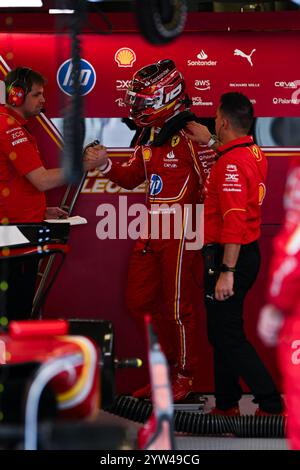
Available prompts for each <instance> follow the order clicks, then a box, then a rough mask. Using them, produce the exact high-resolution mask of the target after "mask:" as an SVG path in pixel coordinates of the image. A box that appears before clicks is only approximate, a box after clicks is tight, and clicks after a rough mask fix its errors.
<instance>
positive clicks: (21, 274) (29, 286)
mask: <svg viewBox="0 0 300 470" xmlns="http://www.w3.org/2000/svg"><path fill="white" fill-rule="evenodd" d="M38 263H39V259H38V257H37V256H28V258H6V259H5V258H2V259H1V260H0V283H2V284H1V285H2V286H3V285H5V284H6V283H7V285H8V288H7V289H1V290H0V307H1V316H6V317H7V318H8V320H9V321H11V320H26V319H29V318H30V315H31V309H32V302H33V298H34V293H35V284H36V276H37V271H38ZM3 281H4V282H5V284H3Z"/></svg>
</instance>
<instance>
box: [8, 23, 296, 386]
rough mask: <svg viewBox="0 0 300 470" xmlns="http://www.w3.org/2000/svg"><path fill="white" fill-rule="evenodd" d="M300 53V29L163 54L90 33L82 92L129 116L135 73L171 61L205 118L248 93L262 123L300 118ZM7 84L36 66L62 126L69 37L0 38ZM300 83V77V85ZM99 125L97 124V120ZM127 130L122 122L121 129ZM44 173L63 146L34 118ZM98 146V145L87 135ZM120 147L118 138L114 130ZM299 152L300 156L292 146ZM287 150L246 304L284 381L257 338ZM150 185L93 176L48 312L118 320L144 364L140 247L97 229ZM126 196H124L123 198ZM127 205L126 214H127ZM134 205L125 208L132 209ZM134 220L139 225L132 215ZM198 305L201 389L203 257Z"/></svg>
mask: <svg viewBox="0 0 300 470" xmlns="http://www.w3.org/2000/svg"><path fill="white" fill-rule="evenodd" d="M299 47H300V33H298V32H279V33H278V32H277V33H276V34H274V33H270V32H266V33H263V32H251V33H250V32H245V33H224V32H222V33H187V34H184V35H182V36H181V37H180V38H179V39H178V40H177V42H175V43H174V44H171V45H167V46H164V47H161V46H160V47H154V46H151V45H149V44H148V43H146V42H145V41H144V40H143V39H142V38H141V37H140V36H139V34H138V33H130V34H114V35H111V36H109V37H107V36H99V35H93V34H90V35H83V36H82V57H83V60H82V74H81V80H82V94H83V95H84V96H85V116H86V117H87V118H104V119H103V121H104V122H105V120H107V119H108V118H120V117H124V116H127V113H128V111H127V108H126V107H125V105H124V101H123V99H124V90H125V89H126V87H127V84H128V81H129V80H130V78H131V76H132V74H133V72H134V71H135V70H137V69H139V68H140V67H142V66H144V65H146V64H148V63H151V62H154V61H157V60H159V59H163V58H172V59H174V60H175V62H176V64H177V66H178V68H179V69H180V70H181V71H182V72H183V74H184V76H185V78H186V81H187V85H188V92H189V95H190V98H191V99H192V101H193V107H192V110H193V111H194V112H195V113H196V114H198V115H199V116H200V117H213V116H214V114H215V109H216V106H217V103H218V98H219V96H220V94H221V93H224V92H226V91H241V92H243V93H245V94H246V95H247V96H248V97H249V98H250V99H251V100H252V102H253V104H254V106H255V110H256V115H257V116H285V117H286V116H289V117H296V116H298V115H299V104H298V97H299V94H300V70H299V63H298V62H297V61H296V59H295V58H296V57H297V54H298V51H299ZM0 56H1V59H0V78H3V76H4V75H5V74H6V73H7V70H8V69H9V68H13V67H15V66H18V65H22V66H27V67H31V68H33V69H37V70H39V71H40V72H41V73H42V74H44V75H45V76H46V77H47V78H48V80H49V83H48V85H47V87H46V109H47V111H46V115H47V116H48V118H51V119H54V118H56V121H55V122H59V121H58V120H57V118H59V117H61V116H62V113H63V109H64V107H65V106H66V104H67V102H68V99H69V93H70V90H71V88H70V85H71V82H70V81H71V66H70V44H69V39H68V37H67V36H64V35H60V36H59V37H55V36H54V35H50V34H26V35H25V34H0ZM298 79H299V80H298ZM90 122H91V123H93V122H94V121H93V119H91V121H90ZM123 126H124V125H123ZM32 127H33V131H34V132H35V134H36V135H37V138H38V142H39V145H40V148H41V151H42V156H43V159H44V160H45V163H46V166H49V167H53V166H57V165H58V164H59V145H58V139H57V137H55V134H54V133H53V131H52V130H51V128H50V127H49V126H48V125H47V124H44V125H41V124H40V122H38V121H36V122H34V123H33V124H32ZM89 136H90V138H91V139H93V138H99V132H98V130H97V131H96V127H95V132H94V133H93V124H91V126H90V128H89ZM115 142H116V143H115V145H114V146H118V132H117V131H116V132H115ZM294 153H297V149H296V150H295V149H294ZM286 155H287V154H286V151H284V150H283V149H276V152H275V153H274V152H273V153H270V175H269V185H268V192H267V198H266V202H265V207H264V226H263V230H262V234H263V236H262V241H261V245H262V249H263V266H262V270H261V273H260V277H259V280H258V282H257V284H256V287H255V289H254V290H253V292H252V293H251V294H250V295H249V299H248V303H247V307H246V327H247V331H248V333H249V336H250V337H251V339H252V340H253V342H254V343H255V345H256V346H257V347H258V349H259V351H260V352H261V353H262V354H263V356H264V358H265V360H266V362H267V364H268V365H269V366H270V367H271V368H272V371H273V373H274V374H275V375H276V374H277V372H276V367H275V365H274V355H273V352H272V351H271V352H270V351H266V350H265V349H264V348H263V347H262V345H261V344H260V343H259V341H258V340H257V338H256V337H255V325H256V320H257V315H258V311H259V307H260V306H261V305H262V303H263V295H264V293H263V292H264V287H265V283H266V275H267V266H268V259H269V256H270V252H271V244H270V241H271V238H272V236H273V235H274V233H275V232H276V230H277V229H278V226H279V224H280V220H281V216H282V209H281V197H282V192H283V187H284V174H285V170H286V166H287V158H286ZM112 156H113V158H116V159H119V160H125V159H126V158H127V157H128V151H126V150H124V149H123V150H122V149H119V150H115V151H113V152H112ZM144 189H145V188H144V187H143V186H141V187H139V188H137V189H136V190H134V191H132V192H128V191H124V190H122V189H120V188H118V187H117V186H116V185H114V184H112V183H110V182H109V181H108V180H107V179H106V178H103V177H102V176H101V175H100V174H98V173H97V172H91V173H90V174H89V175H88V177H87V180H86V182H85V185H84V187H83V190H82V193H81V195H80V198H79V200H78V202H77V205H76V207H75V211H74V214H79V215H82V216H84V217H85V218H86V219H87V220H88V224H87V225H81V226H75V227H73V228H72V230H71V237H70V246H71V251H70V254H69V255H68V256H67V259H66V261H65V264H64V266H63V269H62V271H61V273H60V275H59V276H58V278H57V280H56V283H55V285H54V287H53V289H52V291H51V293H50V295H49V298H48V300H47V302H46V305H45V307H44V315H45V316H48V317H67V318H70V317H73V318H74V317H86V318H103V319H108V320H111V321H112V322H113V324H114V327H115V332H116V350H117V354H118V356H121V357H126V356H127V357H130V356H140V357H143V358H144V357H145V350H144V345H145V340H144V339H143V337H142V336H141V335H139V333H138V331H137V330H136V327H135V325H134V324H133V322H132V321H131V319H130V318H128V316H127V314H126V309H125V305H124V286H125V282H126V270H127V264H128V259H129V255H130V251H131V249H132V246H133V243H134V242H133V241H132V240H128V239H117V238H118V237H116V239H107V240H100V239H99V234H98V233H97V227H98V224H99V222H100V220H101V218H102V217H101V216H100V212H101V210H100V209H99V206H100V205H101V204H104V203H111V204H113V206H114V208H115V212H114V214H112V217H115V220H116V224H117V228H118V224H119V219H120V214H121V216H122V217H123V220H124V218H125V219H126V217H127V210H128V209H127V208H128V207H130V205H131V204H133V203H136V202H143V201H144V200H145V195H144ZM62 194H63V191H55V192H50V193H49V196H48V199H49V203H50V204H59V200H60V198H61V196H62ZM121 196H122V199H120V197H121ZM120 201H122V209H121V212H120ZM126 205H127V208H126ZM127 220H128V222H129V221H130V220H131V218H130V217H128V219H127ZM194 278H195V286H194V287H195V289H194V297H195V299H194V300H195V305H196V307H197V310H198V311H199V358H200V362H199V363H200V367H199V377H198V380H199V389H200V390H203V391H212V389H213V380H212V377H213V373H212V360H211V351H210V348H209V345H208V343H207V339H206V333H205V316H204V313H203V305H202V301H201V283H202V281H201V256H199V265H198V266H197V267H195V276H194ZM145 378H146V370H141V371H122V372H120V373H119V390H120V391H123V392H127V391H130V390H131V389H132V388H133V387H134V386H136V385H140V384H141V383H142V382H143V381H144V379H145Z"/></svg>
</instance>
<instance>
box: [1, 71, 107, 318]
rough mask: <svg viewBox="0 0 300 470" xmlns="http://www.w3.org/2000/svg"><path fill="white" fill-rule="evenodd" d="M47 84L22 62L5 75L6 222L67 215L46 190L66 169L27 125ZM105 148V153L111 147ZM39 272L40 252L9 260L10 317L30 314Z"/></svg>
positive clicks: (3, 191)
mask: <svg viewBox="0 0 300 470" xmlns="http://www.w3.org/2000/svg"><path fill="white" fill-rule="evenodd" d="M45 83H46V79H45V78H44V77H43V76H42V75H41V74H40V73H38V72H35V71H34V70H31V69H30V68H27V67H17V68H16V69H14V70H12V71H11V72H9V73H8V75H7V76H6V78H5V86H6V105H1V106H0V223H1V224H14V223H22V222H30V223H38V222H41V221H43V220H44V219H48V218H52V219H53V218H57V217H66V216H67V213H66V212H65V211H63V210H61V209H60V208H58V207H52V208H46V198H45V194H44V191H47V190H48V189H52V188H56V187H58V186H62V185H63V184H64V176H63V170H62V169H61V168H54V169H49V170H48V169H46V168H45V167H44V165H43V163H42V161H41V156H40V153H39V150H38V147H37V143H36V140H35V138H34V137H33V135H32V134H31V133H30V132H29V130H28V129H27V127H26V124H27V120H28V119H29V118H31V117H33V116H38V115H39V114H40V113H41V112H42V111H43V107H44V104H45V98H44V85H45ZM102 153H103V155H105V150H102ZM98 164H99V163H98V162H97V161H96V160H95V161H93V162H85V169H86V170H89V169H94V168H96V167H97V166H98ZM1 261H3V260H1ZM1 266H3V262H2V263H1ZM7 268H8V271H7ZM5 271H6V272H5ZM36 272H37V260H36V259H35V257H32V258H31V259H28V260H26V261H22V260H20V258H19V259H9V260H6V268H5V269H1V271H0V276H1V277H2V278H1V279H0V282H1V281H2V280H8V290H7V291H6V295H5V304H6V305H4V306H1V307H2V308H1V311H2V315H3V311H4V312H5V313H6V315H7V316H8V319H9V320H12V319H25V318H29V317H30V312H31V307H32V300H33V295H34V288H35V280H36ZM3 276H4V278H3Z"/></svg>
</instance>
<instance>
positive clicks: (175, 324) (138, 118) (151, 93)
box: [88, 60, 215, 401]
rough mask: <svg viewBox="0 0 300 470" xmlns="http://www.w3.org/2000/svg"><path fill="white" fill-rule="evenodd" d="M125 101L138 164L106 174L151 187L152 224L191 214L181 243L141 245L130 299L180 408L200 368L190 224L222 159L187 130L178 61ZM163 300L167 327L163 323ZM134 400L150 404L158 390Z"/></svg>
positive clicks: (140, 80) (155, 69)
mask: <svg viewBox="0 0 300 470" xmlns="http://www.w3.org/2000/svg"><path fill="white" fill-rule="evenodd" d="M125 101H126V103H127V104H128V105H129V106H130V116H131V118H132V119H133V120H134V122H135V124H136V125H137V126H138V127H139V128H143V131H142V133H141V135H140V138H139V141H138V145H137V146H136V147H135V152H134V155H133V157H132V158H131V159H130V160H129V161H128V162H127V163H126V164H123V165H120V164H118V163H115V162H113V161H111V160H109V159H108V160H107V159H104V160H103V166H102V172H103V173H104V174H105V176H107V177H108V178H109V179H110V180H112V181H114V182H115V183H117V184H118V185H120V186H121V187H124V188H126V189H132V188H135V187H136V186H138V185H140V184H141V183H143V182H144V181H145V180H146V181H147V182H148V183H149V187H148V195H147V208H148V211H149V219H151V214H154V213H157V216H158V217H159V219H160V221H161V222H162V223H161V224H160V227H161V226H162V225H163V220H165V218H170V221H171V227H173V226H174V224H175V223H176V222H175V221H177V222H178V216H180V212H181V214H182V215H183V217H181V220H180V236H179V237H178V238H176V237H174V233H173V231H172V230H171V233H170V237H169V238H167V239H166V238H165V239H164V238H163V237H162V233H160V236H159V237H158V238H157V239H154V238H153V236H152V237H151V228H152V227H149V230H148V231H147V233H145V234H144V236H143V237H142V238H140V239H139V240H138V241H137V243H136V245H135V248H134V251H133V254H132V257H131V261H130V266H129V273H128V282H127V295H126V297H127V306H128V309H129V313H130V314H131V315H132V316H133V317H134V318H136V319H137V320H139V322H140V323H141V322H142V321H143V317H144V315H146V314H148V315H150V316H151V317H152V319H153V322H154V325H155V329H156V333H157V335H158V337H159V341H160V342H161V344H162V346H163V347H164V351H165V353H166V356H167V359H168V362H169V365H170V368H171V376H172V390H173V398H174V401H180V400H182V399H184V398H186V397H187V395H188V394H189V393H190V392H191V391H193V390H194V384H193V381H194V377H195V374H196V373H197V369H198V368H199V366H198V364H199V361H200V358H199V352H198V345H197V328H196V312H195V311H194V309H193V306H192V293H191V292H192V285H193V282H194V281H193V276H192V271H193V263H194V262H195V257H196V254H197V251H195V250H191V249H188V248H187V231H188V227H189V223H190V220H192V219H193V220H194V222H195V213H196V205H197V203H199V202H200V196H201V192H202V188H203V184H204V181H205V179H206V176H207V174H208V171H209V167H210V166H211V164H212V163H213V162H214V158H215V154H214V152H213V151H212V150H211V149H209V148H207V146H198V145H193V143H192V142H191V140H190V139H189V138H188V137H187V136H186V134H185V132H184V130H183V128H184V126H185V124H186V122H188V121H189V120H192V119H195V116H194V115H192V114H191V113H190V112H189V111H188V110H187V103H188V100H187V97H186V95H185V82H184V79H183V77H182V75H181V73H180V72H179V71H178V70H177V69H176V66H175V64H174V62H173V61H172V60H162V61H159V62H157V63H155V64H151V65H148V66H146V67H143V68H142V69H141V70H139V71H138V72H136V73H135V74H134V76H133V80H132V81H131V83H130V85H129V87H128V91H127V95H126V98H125ZM88 152H89V156H90V157H91V158H92V157H93V154H95V155H96V156H97V148H96V147H93V148H91V149H89V150H88ZM162 204H164V209H162V207H160V206H161V205H162ZM175 205H177V208H175ZM150 225H151V224H150ZM162 300H163V301H164V304H165V311H164V321H163V322H162V324H159V323H158V318H159V312H160V311H161V303H162ZM167 343H168V344H167ZM133 395H134V396H135V397H137V398H142V397H143V398H149V397H150V395H151V387H150V385H147V386H146V387H143V388H142V389H139V390H137V391H136V392H135V393H134V394H133Z"/></svg>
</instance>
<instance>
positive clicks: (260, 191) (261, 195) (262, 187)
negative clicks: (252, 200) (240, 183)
mask: <svg viewBox="0 0 300 470" xmlns="http://www.w3.org/2000/svg"><path fill="white" fill-rule="evenodd" d="M265 195H266V186H265V185H264V183H259V185H258V204H259V206H261V205H262V203H263V200H264V199H265Z"/></svg>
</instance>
